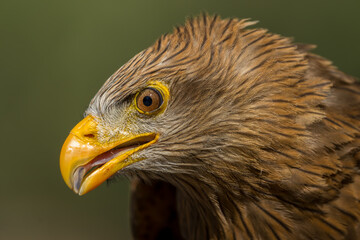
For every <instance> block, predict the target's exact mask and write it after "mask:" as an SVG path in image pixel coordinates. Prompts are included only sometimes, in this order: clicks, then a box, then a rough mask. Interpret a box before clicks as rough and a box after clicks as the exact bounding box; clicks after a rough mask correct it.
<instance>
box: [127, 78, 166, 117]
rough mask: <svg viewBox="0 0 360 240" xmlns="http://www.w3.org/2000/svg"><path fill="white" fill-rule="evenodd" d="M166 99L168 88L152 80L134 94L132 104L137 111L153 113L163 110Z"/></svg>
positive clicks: (147, 113)
mask: <svg viewBox="0 0 360 240" xmlns="http://www.w3.org/2000/svg"><path fill="white" fill-rule="evenodd" d="M168 99H169V90H168V88H167V87H166V86H165V85H164V84H163V83H160V82H157V81H156V82H155V81H154V82H150V83H149V85H148V86H147V87H145V88H144V89H142V90H141V91H139V92H138V93H137V94H136V95H135V99H134V100H135V101H134V105H135V108H136V110H137V111H138V112H140V113H142V114H145V115H153V114H156V113H160V112H163V111H164V110H165V108H166V105H167V102H168Z"/></svg>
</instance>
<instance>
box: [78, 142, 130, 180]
mask: <svg viewBox="0 0 360 240" xmlns="http://www.w3.org/2000/svg"><path fill="white" fill-rule="evenodd" d="M128 148H131V146H128V147H123V148H116V149H111V150H109V151H107V152H104V153H102V154H100V155H99V156H97V157H95V158H94V159H93V160H91V161H90V162H89V163H87V164H86V165H85V166H84V168H85V172H86V173H87V172H88V171H89V170H90V169H92V168H93V167H96V166H99V165H104V164H105V163H107V162H108V161H110V160H111V159H113V158H114V157H116V156H117V155H119V153H120V152H122V151H124V150H126V149H128Z"/></svg>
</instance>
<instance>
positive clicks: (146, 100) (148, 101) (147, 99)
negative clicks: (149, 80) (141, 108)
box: [143, 96, 152, 107]
mask: <svg viewBox="0 0 360 240" xmlns="http://www.w3.org/2000/svg"><path fill="white" fill-rule="evenodd" d="M143 104H144V105H145V106H147V107H149V106H151V104H152V98H151V97H149V96H145V97H144V98H143Z"/></svg>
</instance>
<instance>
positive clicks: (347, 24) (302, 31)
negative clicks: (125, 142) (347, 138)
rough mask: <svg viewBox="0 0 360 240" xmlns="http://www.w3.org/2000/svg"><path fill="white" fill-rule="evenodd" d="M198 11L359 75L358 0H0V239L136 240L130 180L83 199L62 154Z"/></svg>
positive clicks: (359, 20)
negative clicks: (69, 181)
mask: <svg viewBox="0 0 360 240" xmlns="http://www.w3.org/2000/svg"><path fill="white" fill-rule="evenodd" d="M202 11H206V12H208V13H211V14H212V13H218V14H220V15H221V16H222V17H223V18H227V17H239V18H243V17H246V18H249V17H250V18H252V19H257V20H260V23H259V24H258V26H261V27H265V28H268V29H270V31H272V32H276V33H280V34H282V35H285V36H293V37H295V40H296V41H297V42H305V43H314V44H317V45H318V46H319V47H318V48H317V49H316V50H315V52H316V53H319V54H321V55H323V56H325V57H327V58H329V59H331V60H332V61H334V63H335V64H336V65H337V66H338V67H339V68H340V69H342V70H343V71H345V72H347V73H349V74H352V75H355V76H358V77H359V76H360V68H359V60H358V58H359V56H360V46H359V43H360V14H359V12H360V1H359V0H344V1H338V0H333V1H329V0H327V1H322V0H301V1H290V0H282V1H280V0H276V1H275V0H274V1H272V0H262V1H260V0H248V1H240V0H238V1H214V0H213V1H210V0H202V1H185V0H176V1H170V0H167V1H166V0H162V1H160V0H159V1H151V0H142V1H140V0H121V1H120V0H118V1H115V0H112V1H111V0H104V1H95V0H87V1H75V0H72V1H70V0H63V1H45V0H42V1H41V0H32V1H31V0H13V1H4V0H3V1H1V2H0V68H1V69H0V79H1V94H0V97H1V101H0V104H1V106H0V107H1V118H0V123H1V124H0V127H1V129H0V130H1V138H0V141H1V142H0V146H1V168H0V169H1V171H0V172H1V173H0V190H1V191H0V239H6V240H7V239H110V238H111V239H129V238H130V230H129V221H128V218H129V213H128V205H129V199H128V198H129V194H128V190H129V187H128V182H127V180H125V179H124V180H122V181H119V182H117V183H115V184H111V185H110V186H106V184H104V185H103V186H101V187H99V188H98V189H96V190H94V191H93V192H91V193H89V194H87V195H85V196H83V197H79V196H77V195H75V194H74V193H72V192H71V191H70V190H69V189H68V188H67V186H66V185H65V183H64V182H63V180H62V178H61V176H60V172H59V167H58V157H59V151H60V148H61V145H62V143H63V141H64V140H65V138H66V136H67V134H68V132H69V131H70V129H71V128H72V127H73V126H74V125H75V124H76V123H77V122H78V121H79V120H80V119H81V118H82V114H83V112H84V110H85V109H86V107H87V104H88V102H89V101H90V99H91V98H92V96H93V95H94V94H95V93H96V91H97V89H99V87H100V86H101V85H102V83H103V82H104V81H105V80H106V79H107V78H108V77H109V76H110V75H111V74H112V73H113V72H114V71H115V70H116V69H117V68H119V67H120V66H121V65H122V64H124V63H125V62H126V61H127V60H128V59H130V58H131V57H132V56H133V55H134V54H136V53H137V52H139V51H140V50H142V49H144V48H146V47H147V46H149V45H150V44H152V43H153V42H154V41H155V40H156V39H157V38H158V37H159V36H160V35H161V34H163V33H166V32H170V31H172V27H173V26H175V25H178V24H182V23H183V22H184V19H185V17H186V16H190V15H198V14H199V13H200V12H202Z"/></svg>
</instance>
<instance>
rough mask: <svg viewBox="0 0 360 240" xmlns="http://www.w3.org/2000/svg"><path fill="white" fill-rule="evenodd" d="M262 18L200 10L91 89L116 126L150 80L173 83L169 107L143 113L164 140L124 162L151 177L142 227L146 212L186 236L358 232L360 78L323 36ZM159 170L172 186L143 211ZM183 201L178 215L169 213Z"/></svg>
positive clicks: (134, 174) (142, 123) (98, 108)
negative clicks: (265, 25) (277, 26)
mask: <svg viewBox="0 0 360 240" xmlns="http://www.w3.org/2000/svg"><path fill="white" fill-rule="evenodd" d="M254 23H255V22H250V21H248V20H237V19H227V20H221V19H219V18H218V17H216V16H215V17H209V16H202V17H198V18H195V19H190V20H188V21H187V22H186V24H185V25H184V26H182V27H178V28H176V29H175V31H174V33H173V34H170V35H165V36H162V37H161V38H160V39H159V40H158V41H157V42H156V43H155V44H154V45H153V46H152V47H150V48H148V49H146V50H144V51H142V52H140V53H139V54H138V55H136V56H135V57H134V58H133V59H131V60H130V61H129V62H128V63H126V64H125V65H124V66H123V67H121V68H120V69H119V70H118V71H117V72H116V73H114V75H112V76H111V77H110V78H109V79H108V80H107V81H106V83H105V84H104V86H103V87H102V88H101V89H100V90H99V92H98V93H97V95H96V96H95V97H94V99H93V100H92V102H91V104H90V106H89V109H88V110H87V113H88V114H93V115H95V116H98V117H99V118H101V119H102V120H103V123H102V125H103V129H102V131H104V132H106V131H108V130H106V129H114V128H116V126H117V124H118V123H119V121H120V120H119V119H122V120H121V121H124V118H126V116H127V115H126V114H125V115H124V112H123V111H125V110H124V109H125V108H126V106H127V102H128V101H129V99H132V98H133V96H134V94H135V93H136V92H138V91H139V90H141V89H142V88H144V87H145V86H146V84H147V82H148V81H151V80H157V81H162V82H164V83H166V84H168V86H169V89H170V101H169V103H168V106H167V108H166V110H165V112H163V113H162V114H161V115H159V116H156V117H155V118H150V119H140V118H139V119H137V121H138V122H137V127H139V128H141V127H144V128H146V129H155V130H156V131H158V132H159V133H160V134H161V138H160V139H159V141H158V143H156V144H154V145H153V146H151V147H150V148H149V149H147V150H146V151H144V153H143V154H146V155H147V156H148V159H147V160H144V161H140V162H138V163H135V164H133V165H130V166H129V167H127V168H126V169H123V170H122V171H120V172H119V174H123V175H126V176H128V177H130V178H132V179H142V180H144V181H145V182H147V181H148V182H150V183H149V184H145V183H142V184H143V186H142V185H140V186H142V187H137V188H134V189H133V193H132V195H133V199H134V200H133V201H134V202H133V205H132V211H133V222H134V224H133V226H134V233H135V234H134V236H135V238H136V239H144V238H143V237H141V236H143V235H141V234H143V233H142V231H144V230H145V229H149V228H147V227H146V226H148V224H149V222H147V221H146V218H145V217H146V216H148V215H147V214H145V212H147V213H149V214H154V215H156V214H158V216H153V217H149V219H150V220H149V221H151V223H152V226H153V230H154V231H155V232H156V233H153V232H152V231H151V230H149V236H150V235H151V234H153V235H151V236H153V237H149V238H147V239H156V237H154V236H158V235H156V234H158V233H159V232H161V231H162V229H165V228H166V229H168V230H169V229H170V230H171V231H173V234H175V235H176V234H179V232H181V237H182V238H183V239H358V238H360V232H359V228H360V227H359V218H360V176H359V169H358V166H359V161H360V84H359V83H358V82H356V80H355V79H354V78H352V77H350V76H348V75H346V74H345V73H343V72H341V71H339V70H338V69H337V68H335V67H334V66H333V65H332V64H331V62H329V61H328V60H326V59H324V58H321V57H319V56H317V55H315V54H312V53H309V50H311V49H312V48H313V46H311V45H301V44H294V43H292V41H291V40H290V39H288V38H285V37H282V36H280V35H277V34H271V33H268V32H267V30H265V29H248V28H247V27H249V26H250V25H253V24H254ZM121 106H122V107H121ZM124 116H125V117H124ZM130 118H131V119H133V118H134V116H129V119H130ZM132 122H134V121H132ZM134 129H135V128H134ZM104 135H106V134H104ZM104 141H105V140H104ZM134 181H135V180H134ZM136 181H138V180H136ZM158 181H163V182H164V183H163V184H165V182H166V183H167V184H170V185H171V186H172V187H169V186H168V190H167V191H165V192H167V193H166V194H165V193H164V195H162V196H163V199H162V200H163V208H158V207H159V206H160V207H161V205H156V207H154V209H157V210H156V211H153V210H151V209H149V210H144V213H143V212H142V210H140V208H141V207H142V204H144V202H150V201H152V200H151V199H153V201H159V198H158V197H157V196H155V195H152V194H149V191H150V192H151V191H153V192H154V194H155V193H157V194H162V193H160V192H157V191H156V186H157V185H158V184H160V183H159V182H158ZM151 182H153V183H152V184H151ZM138 184H139V183H138ZM164 186H166V185H164ZM139 189H141V190H139ZM144 189H145V190H144ZM173 201H176V207H175V205H174V202H173ZM157 203H158V202H157ZM138 208H139V209H138ZM174 211H175V212H177V214H176V216H177V217H176V223H174V220H173V219H172V220H171V221H167V220H166V219H168V218H169V212H174ZM142 217H144V218H145V220H144V221H143V220H141V218H142ZM161 217H163V218H162V219H159V218H161ZM156 219H158V220H156ZM141 222H142V224H143V225H142V224H140V223H141ZM166 222H168V223H169V224H165V223H166ZM156 224H158V225H156ZM177 224H179V225H177ZM174 226H179V229H178V230H177V228H176V227H174ZM140 232H141V234H140ZM175 235H174V236H175ZM178 237H179V236H178Z"/></svg>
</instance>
